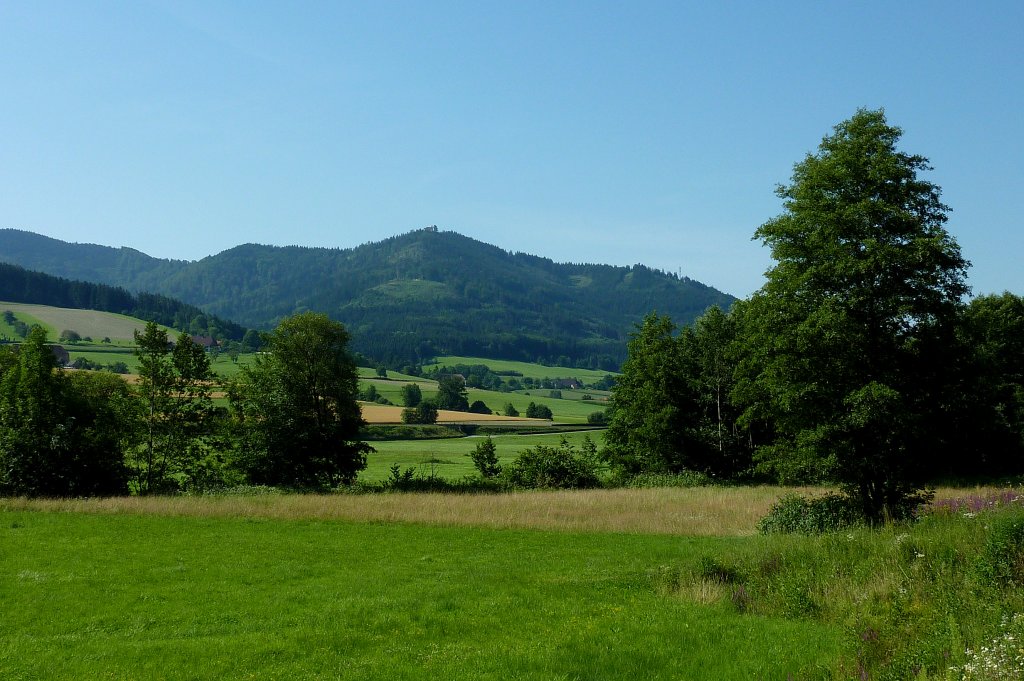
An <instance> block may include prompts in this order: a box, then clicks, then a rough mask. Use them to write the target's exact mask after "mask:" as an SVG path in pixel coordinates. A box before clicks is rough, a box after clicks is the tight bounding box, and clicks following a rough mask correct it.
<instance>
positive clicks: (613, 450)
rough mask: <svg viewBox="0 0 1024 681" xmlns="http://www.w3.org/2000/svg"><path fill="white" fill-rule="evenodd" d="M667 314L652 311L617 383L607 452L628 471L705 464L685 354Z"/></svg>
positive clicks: (665, 470) (660, 470)
mask: <svg viewBox="0 0 1024 681" xmlns="http://www.w3.org/2000/svg"><path fill="white" fill-rule="evenodd" d="M675 331H676V329H675V326H674V325H673V324H672V322H671V320H669V318H668V317H660V316H658V315H657V314H653V313H652V314H650V315H648V316H647V317H646V318H645V319H644V321H643V324H642V325H641V326H640V327H639V329H637V331H636V333H634V334H633V336H632V338H631V339H630V341H629V357H628V359H626V361H625V363H624V364H623V365H622V375H621V376H619V377H618V379H617V380H616V382H615V395H614V397H613V399H612V405H611V409H609V412H608V413H609V422H608V431H607V433H606V434H605V443H606V445H607V447H606V449H605V452H604V455H605V457H606V459H607V460H608V461H609V463H611V464H612V465H613V466H614V467H616V468H619V469H621V470H623V471H624V472H626V473H629V474H635V473H641V472H644V473H647V472H656V473H678V472H681V471H683V470H694V469H703V468H704V463H705V453H706V448H705V447H704V445H703V444H702V443H701V442H700V441H699V438H698V436H697V432H696V429H697V427H698V424H699V418H700V417H699V412H698V408H697V405H696V399H695V395H694V393H693V390H692V389H691V387H690V385H689V383H688V381H687V376H688V374H689V371H687V369H686V368H685V367H684V354H683V352H682V347H681V344H680V342H679V340H678V339H677V338H676V336H675Z"/></svg>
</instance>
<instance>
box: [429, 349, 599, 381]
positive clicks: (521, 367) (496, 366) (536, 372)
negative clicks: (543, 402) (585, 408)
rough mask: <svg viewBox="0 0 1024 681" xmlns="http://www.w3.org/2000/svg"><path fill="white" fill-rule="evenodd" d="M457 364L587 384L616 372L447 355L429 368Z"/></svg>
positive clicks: (535, 377)
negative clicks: (567, 379)
mask: <svg viewBox="0 0 1024 681" xmlns="http://www.w3.org/2000/svg"><path fill="white" fill-rule="evenodd" d="M456 364H468V365H470V366H472V365H474V364H483V365H485V366H487V367H488V368H489V369H490V370H491V371H493V372H495V373H498V372H505V371H509V372H518V374H519V375H521V376H522V377H523V378H533V379H539V378H578V379H580V380H581V381H583V382H585V383H592V382H594V381H599V380H601V379H602V378H604V377H605V376H607V375H608V374H612V375H614V374H615V372H614V371H598V370H594V369H573V368H571V367H549V366H544V365H543V364H532V363H530V362H516V361H513V360H506V359H486V358H483V357H458V356H455V355H446V356H444V357H438V358H437V359H436V361H435V363H434V364H431V365H428V366H442V367H450V366H454V365H456Z"/></svg>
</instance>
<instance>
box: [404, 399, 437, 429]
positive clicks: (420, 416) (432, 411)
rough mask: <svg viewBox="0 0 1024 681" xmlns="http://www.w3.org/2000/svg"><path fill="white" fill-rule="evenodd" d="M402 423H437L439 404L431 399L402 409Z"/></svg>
mask: <svg viewBox="0 0 1024 681" xmlns="http://www.w3.org/2000/svg"><path fill="white" fill-rule="evenodd" d="M402 423H423V424H431V423H437V405H436V404H434V403H433V402H432V401H430V400H424V401H423V402H420V403H419V404H418V405H417V406H416V407H407V408H405V409H403V410H402Z"/></svg>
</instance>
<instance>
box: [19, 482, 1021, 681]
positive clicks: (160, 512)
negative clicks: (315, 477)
mask: <svg viewBox="0 0 1024 681" xmlns="http://www.w3.org/2000/svg"><path fill="white" fill-rule="evenodd" d="M791 491H794V490H792V489H781V488H776V487H742V488H722V487H717V488H699V489H644V490H625V489H608V490H591V491H586V492H579V491H576V492H570V491H560V492H529V493H516V494H398V493H394V494H375V495H355V494H331V495H319V496H316V495H276V494H264V495H256V496H232V495H229V496H220V497H171V498H160V497H152V498H140V497H132V498H120V499H93V500H83V499H78V500H39V501H27V500H24V499H5V500H0V602H2V603H3V605H4V617H3V618H0V678H4V679H36V678H47V679H81V678H115V679H134V678H165V679H280V678H310V679H395V678H399V679H436V678H444V679H508V678H512V679H552V678H557V679H584V678H585V679H632V678H644V679H716V680H718V679H787V678H793V679H848V678H869V679H907V678H919V679H953V678H956V679H960V678H964V679H967V678H970V679H976V678H993V679H994V678H1018V677H1017V676H1014V675H1013V674H1015V673H1016V670H1017V667H1014V666H1013V665H1014V664H1020V663H1021V660H1022V659H1024V658H1022V657H1021V653H1020V651H1019V650H1018V649H1017V648H1014V647H1013V645H1016V643H1015V641H1016V638H1014V635H1015V634H1016V635H1019V634H1020V633H1024V620H1010V619H1001V616H1003V615H1006V613H1008V612H1010V613H1012V612H1021V608H1022V606H1024V597H1022V595H1021V594H1020V593H1019V591H1018V590H1016V589H1014V588H1012V585H1011V586H1010V588H1004V587H1001V586H999V585H998V583H993V582H991V581H988V580H987V578H986V577H985V574H986V573H985V572H984V570H979V568H978V567H977V566H978V565H984V563H983V562H982V563H979V560H982V561H983V560H984V559H986V558H987V557H991V556H992V555H997V556H998V555H1001V554H998V553H997V554H992V548H991V547H992V542H991V540H990V538H989V535H990V527H993V526H995V525H999V524H1000V523H1001V525H1002V526H1004V527H1006V526H1007V524H1006V522H1005V521H1007V520H1011V521H1012V520H1014V519H1020V518H1021V515H1020V513H1019V512H1018V511H1017V510H1016V509H1013V508H1008V509H1004V510H1001V511H1000V510H996V511H982V512H980V513H978V514H973V513H972V514H956V513H954V514H946V515H942V514H939V515H932V516H926V517H925V518H924V519H923V520H922V521H919V522H917V523H914V524H912V525H901V526H896V527H892V528H886V529H884V530H875V531H872V530H868V529H863V528H862V529H853V530H850V531H847V532H842V533H839V534H835V535H825V536H820V537H802V536H777V535H776V536H760V535H757V534H755V526H756V522H757V519H758V518H759V517H761V516H762V515H763V514H764V513H765V512H766V511H767V509H768V507H769V506H770V505H771V504H772V503H773V501H775V500H776V499H778V498H779V497H780V496H781V495H782V494H784V493H786V492H791ZM797 491H803V492H808V491H814V490H797ZM963 493H964V491H963V490H948V489H947V490H940V497H952V496H958V495H962V494H963ZM976 493H977V492H976ZM1015 513H1016V514H1017V515H1014V514H1015ZM1007 514H1009V515H1007ZM1017 522H1020V521H1019V520H1018V521H1017ZM1001 632H1005V634H1003V633H1001ZM1007 636H1009V637H1010V638H1006V637H1007ZM999 646H1002V647H1001V648H999ZM1007 646H1010V647H1007ZM1018 647H1019V646H1018ZM997 648H998V649H999V650H1000V651H1001V652H1000V655H1002V654H1004V653H1005V656H1004V657H1005V659H1003V658H1000V659H999V660H996V662H994V663H992V664H993V666H988V667H984V666H983V663H984V664H988V662H986V661H985V659H986V658H984V656H985V655H988V656H989V660H991V659H994V658H992V653H991V651H992V650H995V649H997ZM975 651H977V652H975ZM986 651H988V652H986ZM1014 656H1016V657H1014ZM971 665H973V666H971ZM1000 665H1003V666H1000ZM1006 665H1009V666H1006ZM983 668H984V669H988V670H989V671H991V670H993V669H994V670H996V672H999V673H1002V672H1006V671H1008V672H1011V673H1010V675H1006V674H1003V675H1001V676H1000V675H998V674H996V673H992V674H990V675H988V676H979V675H977V674H975V673H973V672H967V671H966V670H967V669H976V670H977V669H983Z"/></svg>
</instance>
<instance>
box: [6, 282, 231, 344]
mask: <svg viewBox="0 0 1024 681" xmlns="http://www.w3.org/2000/svg"><path fill="white" fill-rule="evenodd" d="M0 300H4V301H10V302H12V303H25V304H35V305H47V306H53V307H55V308H72V309H77V310H99V311H103V312H112V313H119V314H124V315H130V316H132V317H137V318H141V319H143V320H146V321H155V322H158V323H160V324H164V325H166V326H170V327H173V328H176V329H178V330H180V331H188V332H190V333H195V334H202V335H210V336H214V337H216V338H218V339H221V340H223V339H231V340H241V339H242V336H243V334H244V333H245V329H243V328H242V327H241V326H239V325H238V324H235V323H234V322H230V321H227V320H224V319H218V318H217V317H215V316H213V315H208V314H206V313H205V312H203V311H202V310H200V309H199V308H197V307H195V306H193V305H188V304H187V303H183V302H181V301H180V300H175V299H173V298H169V297H167V296H162V295H157V294H152V293H139V294H137V295H133V294H131V293H129V292H128V291H126V290H124V289H123V288H119V287H115V286H109V285H107V284H97V283H91V282H85V281H72V280H69V279H64V278H63V277H56V276H53V275H52V274H45V273H43V272H34V271H31V270H26V269H25V268H23V267H19V266H17V265H10V264H7V263H0ZM64 328H75V327H64ZM76 330H79V329H76ZM87 335H92V334H87ZM101 335H110V334H101ZM129 337H130V336H129Z"/></svg>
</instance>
